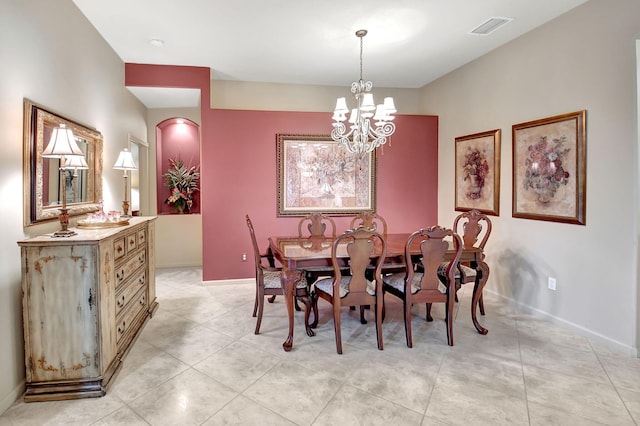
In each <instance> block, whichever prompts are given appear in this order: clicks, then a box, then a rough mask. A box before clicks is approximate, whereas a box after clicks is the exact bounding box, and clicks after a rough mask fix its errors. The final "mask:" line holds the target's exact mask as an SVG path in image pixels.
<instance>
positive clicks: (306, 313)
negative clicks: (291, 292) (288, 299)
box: [296, 296, 316, 337]
mask: <svg viewBox="0 0 640 426" xmlns="http://www.w3.org/2000/svg"><path fill="white" fill-rule="evenodd" d="M296 297H299V298H300V301H301V302H302V303H303V304H304V329H305V331H306V332H307V336H309V337H312V336H315V335H316V334H315V333H314V332H313V330H312V329H311V324H309V316H310V314H311V307H312V305H313V302H312V301H311V298H310V297H309V296H296Z"/></svg>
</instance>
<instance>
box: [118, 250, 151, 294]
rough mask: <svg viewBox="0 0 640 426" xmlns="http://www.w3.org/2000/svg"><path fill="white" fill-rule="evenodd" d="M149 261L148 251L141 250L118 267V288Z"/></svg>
mask: <svg viewBox="0 0 640 426" xmlns="http://www.w3.org/2000/svg"><path fill="white" fill-rule="evenodd" d="M146 261H147V252H146V251H144V250H141V251H139V252H138V253H136V254H135V256H133V257H132V258H131V259H129V260H127V261H126V262H125V263H124V264H123V265H121V266H119V267H117V268H116V288H119V287H120V286H121V285H122V284H123V283H124V282H125V281H127V280H128V279H129V277H131V275H132V274H133V273H134V272H135V271H136V269H138V268H139V267H141V266H143V265H144V264H145V262H146Z"/></svg>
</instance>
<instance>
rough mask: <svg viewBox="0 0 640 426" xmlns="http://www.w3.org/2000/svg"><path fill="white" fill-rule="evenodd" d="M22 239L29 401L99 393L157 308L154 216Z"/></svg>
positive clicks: (87, 395) (97, 394)
mask: <svg viewBox="0 0 640 426" xmlns="http://www.w3.org/2000/svg"><path fill="white" fill-rule="evenodd" d="M75 231H76V232H77V233H78V235H75V236H72V237H69V238H52V237H51V236H50V235H42V236H38V237H35V238H30V239H27V240H23V241H18V245H19V246H20V250H21V255H22V295H23V298H22V304H23V320H24V341H25V365H26V393H25V398H24V399H25V401H50V400H62V399H76V398H88V397H99V396H103V395H105V394H106V390H107V386H108V385H109V384H110V382H111V381H112V380H113V378H114V377H115V375H116V374H117V373H118V371H119V370H120V368H121V367H122V361H123V358H124V356H125V355H126V354H127V353H128V351H129V349H130V348H131V346H132V345H133V342H134V341H135V340H136V338H137V337H138V335H139V334H140V332H141V330H142V327H143V326H144V324H145V323H146V322H147V320H148V319H149V318H151V317H152V316H153V314H154V312H155V310H156V309H157V308H158V303H157V301H156V291H155V253H154V239H155V217H133V218H131V219H130V220H129V225H126V226H119V227H117V228H104V229H75Z"/></svg>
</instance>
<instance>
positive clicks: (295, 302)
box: [293, 296, 304, 312]
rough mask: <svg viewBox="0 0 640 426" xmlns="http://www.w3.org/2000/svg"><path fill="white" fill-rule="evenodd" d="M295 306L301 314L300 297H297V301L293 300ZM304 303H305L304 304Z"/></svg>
mask: <svg viewBox="0 0 640 426" xmlns="http://www.w3.org/2000/svg"><path fill="white" fill-rule="evenodd" d="M293 302H294V303H293V306H294V307H295V308H296V311H298V312H300V311H301V309H300V305H299V304H298V296H296V297H295V299H293ZM303 303H304V302H303Z"/></svg>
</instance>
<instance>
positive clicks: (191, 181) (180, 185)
mask: <svg viewBox="0 0 640 426" xmlns="http://www.w3.org/2000/svg"><path fill="white" fill-rule="evenodd" d="M169 166H170V167H169V170H168V171H167V173H165V174H163V175H162V176H163V177H164V180H165V185H166V187H167V188H169V191H171V194H170V195H169V197H167V199H166V200H165V203H166V204H169V205H170V206H173V208H174V210H175V211H176V212H178V213H180V214H182V213H189V211H190V210H191V206H192V205H193V194H194V193H195V192H196V191H198V190H199V189H198V181H199V180H200V170H199V169H198V167H196V166H189V167H187V166H185V164H184V162H183V161H182V160H179V159H178V160H173V159H171V158H170V159H169Z"/></svg>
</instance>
